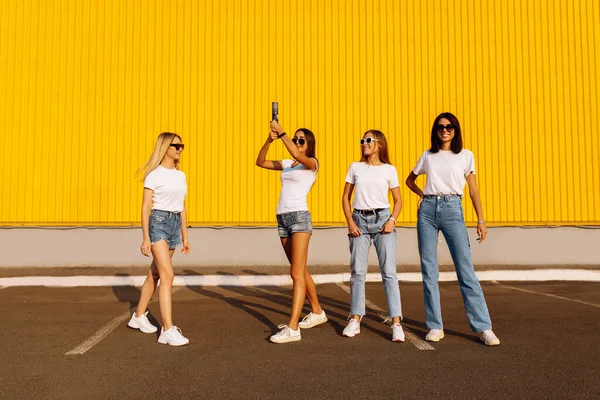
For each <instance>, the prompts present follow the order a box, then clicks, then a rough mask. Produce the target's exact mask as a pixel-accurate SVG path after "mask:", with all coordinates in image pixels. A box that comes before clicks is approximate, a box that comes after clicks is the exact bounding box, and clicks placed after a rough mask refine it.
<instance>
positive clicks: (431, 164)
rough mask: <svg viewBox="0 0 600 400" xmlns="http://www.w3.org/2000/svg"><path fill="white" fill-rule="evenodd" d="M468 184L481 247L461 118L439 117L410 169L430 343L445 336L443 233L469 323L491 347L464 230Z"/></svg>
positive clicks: (494, 341) (482, 232) (471, 162)
mask: <svg viewBox="0 0 600 400" xmlns="http://www.w3.org/2000/svg"><path fill="white" fill-rule="evenodd" d="M422 174H425V175H426V176H427V181H426V184H425V189H424V190H423V191H421V189H420V188H419V186H417V184H416V183H415V180H416V179H417V176H419V175H422ZM465 184H468V186H469V194H470V197H471V200H472V202H473V207H474V208H475V212H476V213H477V219H478V221H477V234H478V239H477V240H479V241H480V242H483V241H484V240H485V238H486V236H487V229H486V227H485V221H484V219H483V207H482V205H481V198H480V197H479V192H478V190H477V180H476V178H475V157H474V156H473V153H472V152H471V151H469V150H466V149H463V144H462V133H461V129H460V123H459V121H458V118H456V116H454V115H453V114H451V113H442V114H440V115H438V116H437V118H436V119H435V121H434V122H433V127H432V128H431V148H430V149H429V150H427V151H425V152H424V153H423V155H422V156H421V158H420V159H419V161H418V162H417V165H416V166H415V168H414V169H413V170H412V172H411V173H410V175H409V176H408V178H406V185H407V186H408V187H409V188H410V190H412V191H413V192H414V193H416V194H417V195H418V196H419V197H420V200H419V203H418V206H417V207H418V221H417V235H418V239H419V254H420V256H421V272H422V275H423V294H424V298H425V313H426V323H427V327H428V328H429V329H430V331H429V333H428V334H427V337H426V340H428V341H432V342H438V341H439V340H441V339H442V338H443V337H444V327H443V324H442V311H441V305H440V291H439V285H438V280H439V275H440V272H439V267H438V258H437V252H438V235H439V232H440V231H441V232H442V233H443V235H444V238H445V239H446V243H448V248H449V250H450V254H451V255H452V260H453V261H454V266H455V268H456V275H457V277H458V283H459V286H460V291H461V294H462V297H463V301H464V306H465V310H466V312H467V317H468V318H469V324H470V325H471V329H472V330H473V331H474V332H478V333H480V334H481V340H483V341H484V342H485V344H486V345H488V346H496V345H499V344H500V340H498V338H497V337H496V335H495V334H494V332H493V331H492V321H491V319H490V315H489V312H488V308H487V305H486V302H485V298H484V297H483V290H482V289H481V285H480V284H479V280H478V279H477V276H476V275H475V269H474V267H473V260H472V257H471V247H470V243H469V235H468V234H467V227H466V225H465V220H464V214H463V208H462V196H463V189H464V187H465Z"/></svg>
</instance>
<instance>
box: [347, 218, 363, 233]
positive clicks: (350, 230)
mask: <svg viewBox="0 0 600 400" xmlns="http://www.w3.org/2000/svg"><path fill="white" fill-rule="evenodd" d="M348 233H349V234H350V236H353V237H358V236H360V235H362V232H361V231H360V229H359V228H358V225H356V224H355V223H354V221H352V222H350V224H349V225H348Z"/></svg>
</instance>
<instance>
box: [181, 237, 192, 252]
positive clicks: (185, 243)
mask: <svg viewBox="0 0 600 400" xmlns="http://www.w3.org/2000/svg"><path fill="white" fill-rule="evenodd" d="M191 249H192V246H190V241H189V240H187V239H184V240H183V247H182V249H181V252H182V253H183V254H188V253H189V252H190V250H191Z"/></svg>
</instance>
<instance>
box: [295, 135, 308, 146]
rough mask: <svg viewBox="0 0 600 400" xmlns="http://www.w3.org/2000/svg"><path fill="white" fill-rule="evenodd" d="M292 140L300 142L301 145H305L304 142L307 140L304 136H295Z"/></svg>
mask: <svg viewBox="0 0 600 400" xmlns="http://www.w3.org/2000/svg"><path fill="white" fill-rule="evenodd" d="M292 142H294V144H296V143H298V144H299V145H300V146H304V143H306V140H305V139H304V138H297V137H295V138H293V139H292Z"/></svg>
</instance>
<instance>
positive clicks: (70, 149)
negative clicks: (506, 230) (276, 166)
mask: <svg viewBox="0 0 600 400" xmlns="http://www.w3.org/2000/svg"><path fill="white" fill-rule="evenodd" d="M599 27H600V3H599V2H598V1H595V0H576V1H573V0H554V1H552V0H526V1H519V0H435V1H434V0H427V1H401V2H400V1H390V0H372V1H363V0H352V1H346V0H331V1H320V0H310V1H292V0H287V1H285V0H284V1H276V0H250V1H241V0H222V1H193V0H177V1H175V0H174V1H168V2H166V1H160V0H154V1H152V0H132V1H127V2H124V1H119V0H112V1H111V0H105V1H90V0H47V1H33V0H0V126H1V128H2V138H3V140H2V146H1V147H0V156H1V159H0V187H1V188H2V196H0V224H1V225H131V224H138V220H139V213H140V203H141V192H142V185H141V183H140V182H139V180H136V179H134V175H135V172H136V170H137V168H138V167H139V166H140V165H141V164H142V163H143V162H144V160H145V158H146V157H148V156H149V154H150V152H151V151H152V147H153V144H154V140H155V138H156V136H157V135H158V134H159V133H160V132H161V131H167V130H168V131H175V132H178V133H180V134H181V135H182V137H183V140H184V142H185V143H186V145H187V147H186V150H185V152H184V155H183V162H182V165H183V170H184V171H185V172H186V173H187V175H188V181H189V188H190V192H189V196H188V207H189V214H190V218H189V219H190V223H191V224H195V225H271V224H274V223H275V218H274V212H275V207H276V203H277V199H278V192H279V176H278V174H277V173H274V172H271V171H265V170H260V169H258V168H256V167H255V166H254V160H255V157H256V154H257V152H258V150H259V149H260V147H261V145H262V143H263V141H264V139H265V138H266V136H267V133H268V122H269V119H270V105H271V101H274V100H276V101H279V104H280V119H281V122H282V124H283V126H284V128H286V130H287V131H288V132H289V133H292V132H293V131H294V129H296V128H298V127H308V128H310V129H312V130H313V131H314V132H315V133H316V136H317V143H318V147H317V156H318V158H319V160H320V162H321V170H320V173H319V177H318V180H317V183H316V185H315V187H314V189H313V191H312V193H311V195H310V206H311V209H312V212H313V218H314V220H315V223H316V224H321V225H337V224H341V223H343V222H344V220H343V214H342V211H341V206H340V205H341V200H340V199H341V193H342V190H343V186H344V177H345V174H346V169H347V167H348V166H349V164H350V163H351V162H352V161H354V160H357V159H358V158H359V154H360V149H359V146H358V140H359V139H360V137H361V136H362V134H363V133H364V132H365V131H366V130H367V129H370V128H377V129H381V130H382V131H383V132H384V133H385V134H386V135H387V137H388V140H389V144H390V150H391V157H392V162H393V163H394V164H395V165H396V166H397V168H398V172H399V175H400V179H401V181H403V180H404V178H405V177H406V176H407V174H408V173H409V172H410V170H411V168H412V167H413V166H414V164H415V162H416V161H417V159H418V157H419V155H420V154H421V152H422V151H423V150H424V149H426V148H427V146H428V142H429V132H430V126H431V122H432V120H433V119H434V118H435V116H436V115H437V114H438V113H439V112H441V111H452V112H454V113H456V114H457V115H458V117H459V118H460V120H461V122H462V125H463V130H464V135H465V144H466V147H467V148H470V149H471V150H473V152H474V153H475V156H476V161H477V169H478V174H477V176H478V181H479V186H480V190H481V194H482V198H483V202H484V209H485V214H486V219H487V220H488V221H489V223H490V224H497V225H546V224H549V225H564V224H583V225H598V224H600V211H599V210H600V160H599V157H600V156H599V153H600V141H599V137H598V134H596V133H595V130H594V126H595V125H597V124H598V117H599V116H600V110H599V107H600V103H599V101H598V96H599V94H600V78H599V77H598V72H597V71H598V70H599V68H600V28H599ZM282 157H287V155H286V154H285V152H284V151H283V148H282V145H281V143H278V142H276V143H274V144H273V145H272V149H271V151H270V153H269V158H272V159H280V158H282ZM418 182H419V183H420V184H424V182H423V179H422V178H420V179H419V181H418ZM402 195H403V198H404V204H405V207H404V210H403V212H402V214H401V216H400V219H401V221H402V223H403V224H406V225H410V224H414V222H415V219H416V198H415V196H414V195H411V194H410V193H409V192H408V191H407V190H406V189H405V188H404V186H403V188H402ZM466 201H467V203H466V205H467V207H466V210H467V211H466V216H467V219H468V220H469V221H473V219H474V213H473V212H472V207H471V206H470V203H469V200H466Z"/></svg>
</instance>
